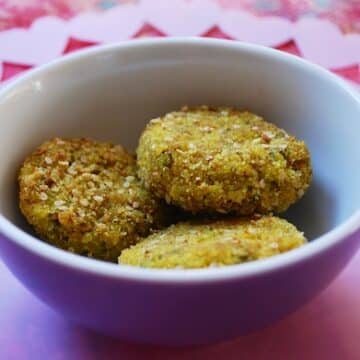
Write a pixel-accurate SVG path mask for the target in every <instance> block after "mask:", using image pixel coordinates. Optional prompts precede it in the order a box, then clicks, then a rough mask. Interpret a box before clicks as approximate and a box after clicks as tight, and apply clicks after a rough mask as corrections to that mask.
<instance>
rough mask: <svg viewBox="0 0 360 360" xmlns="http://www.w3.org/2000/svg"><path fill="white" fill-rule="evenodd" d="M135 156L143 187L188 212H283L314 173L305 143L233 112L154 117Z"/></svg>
mask: <svg viewBox="0 0 360 360" xmlns="http://www.w3.org/2000/svg"><path fill="white" fill-rule="evenodd" d="M137 156H138V165H139V176H140V178H141V179H142V180H143V181H144V184H145V186H146V187H147V188H148V189H149V190H150V191H151V192H154V193H155V194H156V195H157V196H158V197H160V198H165V199H166V201H167V202H168V203H172V204H175V205H178V206H180V207H182V208H183V209H185V210H188V211H191V212H193V213H201V212H205V213H214V212H215V213H216V212H218V213H233V214H240V215H251V214H253V213H263V214H265V213H269V212H276V213H281V212H283V211H285V210H286V209H287V208H288V207H289V206H290V205H291V204H293V203H294V202H296V201H297V200H298V199H299V198H300V197H301V196H302V195H303V194H304V192H305V191H306V189H307V188H308V186H309V183H310V181H311V173H312V170H311V164H310V155H309V151H308V149H307V147H306V145H305V143H304V142H303V141H300V140H297V139H296V138H295V137H293V136H290V135H288V134H287V133H286V132H285V131H284V130H282V129H280V128H278V127H276V126H275V125H274V124H271V123H269V122H266V121H264V119H262V118H261V117H259V116H257V115H255V114H252V113H250V112H246V111H243V112H242V111H238V110H235V109H231V108H210V107H207V106H201V107H197V108H193V109H189V108H187V107H184V108H183V109H181V111H175V112H171V113H169V114H167V115H165V116H164V117H161V118H157V119H153V120H152V121H150V123H149V124H148V126H147V127H146V129H145V131H144V132H143V134H142V136H141V139H140V142H139V146H138V149H137Z"/></svg>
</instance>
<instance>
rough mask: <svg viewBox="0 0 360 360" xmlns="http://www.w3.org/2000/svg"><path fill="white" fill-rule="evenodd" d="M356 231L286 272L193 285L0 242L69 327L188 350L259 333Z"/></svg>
mask: <svg viewBox="0 0 360 360" xmlns="http://www.w3.org/2000/svg"><path fill="white" fill-rule="evenodd" d="M359 240H360V232H357V233H354V234H353V235H352V236H350V237H348V238H346V239H344V241H342V242H341V243H338V244H337V245H336V246H334V247H332V248H329V249H327V250H326V251H325V252H323V253H321V254H319V255H317V256H315V257H312V258H309V259H307V260H305V261H303V262H300V263H297V264H295V265H292V266H288V267H287V268H286V269H280V270H275V271H272V272H267V273H266V274H264V275H261V276H253V277H248V278H246V277H245V278H239V279H236V278H234V279H232V280H228V281H226V280H221V281H215V282H198V283H192V284H191V283H190V284H189V283H172V284H171V283H164V282H156V280H154V281H153V282H149V281H146V282H144V281H141V280H138V281H135V280H126V279H121V278H109V277H105V276H102V275H94V274H90V273H87V272H84V271H81V270H78V269H73V268H71V267H68V266H64V265H61V264H59V263H54V262H51V261H49V260H48V259H46V258H43V257H39V256H37V255H36V254H34V253H31V252H29V251H26V250H25V249H24V248H22V247H21V246H19V245H18V244H17V243H15V242H13V241H7V239H0V252H1V253H2V255H3V259H4V261H5V263H6V265H7V266H8V267H9V269H10V270H11V271H12V272H13V273H14V275H15V276H16V277H17V278H18V279H19V280H20V281H21V282H22V283H23V284H24V285H25V286H26V287H27V288H28V289H29V290H30V291H31V292H33V293H34V294H35V295H36V296H37V297H39V298H40V299H41V300H42V301H44V302H45V303H47V304H48V305H49V306H51V307H52V308H53V309H54V310H56V311H58V312H59V313H61V314H62V315H64V316H66V317H67V318H69V319H71V320H72V321H74V322H76V323H79V324H81V325H84V326H86V327H89V328H91V329H94V330H96V331H100V332H102V333H105V334H110V335H112V336H116V337H119V338H121V339H124V340H127V341H134V342H143V343H152V344H164V345H190V344H204V343H210V342H214V341H222V340H226V339H229V338H233V337H236V336H239V335H243V334H246V333H248V332H250V331H253V330H256V329H260V328H262V327H264V326H267V325H269V324H271V323H273V322H274V321H277V320H279V319H281V318H283V317H284V316H286V315H287V314H289V313H291V312H293V311H294V310H296V309H298V308H299V307H300V306H301V305H303V304H304V303H306V302H307V301H309V300H310V299H312V298H313V297H314V296H315V295H316V294H317V293H319V292H320V291H321V290H322V289H324V288H325V287H326V286H327V285H328V284H329V283H330V282H331V281H332V280H333V279H334V278H335V277H336V275H337V274H339V272H340V271H341V270H342V269H343V268H344V266H345V265H346V264H347V263H348V261H349V260H350V259H351V257H352V256H353V255H354V254H355V253H356V250H357V248H358V247H359Z"/></svg>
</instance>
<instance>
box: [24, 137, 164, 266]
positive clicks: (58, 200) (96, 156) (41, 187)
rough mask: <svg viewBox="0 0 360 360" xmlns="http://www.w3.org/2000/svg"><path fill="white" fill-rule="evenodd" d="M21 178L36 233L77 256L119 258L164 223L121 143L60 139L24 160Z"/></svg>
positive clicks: (26, 212) (26, 211)
mask: <svg viewBox="0 0 360 360" xmlns="http://www.w3.org/2000/svg"><path fill="white" fill-rule="evenodd" d="M18 180H19V189H20V192H19V198H20V209H21V211H22V213H23V214H24V216H25V217H26V219H27V220H28V222H29V223H30V224H31V225H32V226H33V227H34V229H35V231H36V232H37V233H38V234H39V235H40V236H41V237H42V238H43V239H44V240H46V241H47V242H49V243H51V244H53V245H56V246H58V247H60V248H63V249H66V250H69V251H71V252H74V253H77V254H81V255H85V256H89V257H95V258H99V259H103V260H110V261H116V259H117V257H118V256H119V254H120V252H121V250H122V249H123V248H125V247H128V246H130V245H131V244H134V243H136V242H137V241H139V239H140V238H141V237H143V236H147V235H148V234H149V233H150V231H151V230H152V229H153V228H158V227H159V226H161V224H162V222H163V205H161V204H160V203H159V201H157V200H155V199H154V198H153V197H152V196H151V195H150V194H149V192H148V191H146V190H145V189H144V188H143V187H142V185H141V184H140V181H139V179H138V178H137V176H136V164H135V159H134V158H133V157H132V156H131V155H129V154H128V153H127V152H126V151H125V150H124V149H123V148H122V147H121V146H119V145H116V146H114V145H112V144H108V143H100V142H95V141H93V140H90V139H70V140H63V139H59V138H55V139H53V140H50V141H47V142H45V143H44V144H42V145H41V146H40V147H39V148H37V149H36V150H35V151H34V152H33V153H32V154H31V155H30V156H29V157H28V158H27V159H26V160H25V162H24V164H23V166H22V167H21V169H20V172H19V177H18Z"/></svg>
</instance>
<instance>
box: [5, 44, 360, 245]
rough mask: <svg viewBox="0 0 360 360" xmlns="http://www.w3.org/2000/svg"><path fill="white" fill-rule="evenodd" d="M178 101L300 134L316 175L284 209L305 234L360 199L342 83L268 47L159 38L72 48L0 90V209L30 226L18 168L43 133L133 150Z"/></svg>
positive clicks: (327, 225)
mask: <svg viewBox="0 0 360 360" xmlns="http://www.w3.org/2000/svg"><path fill="white" fill-rule="evenodd" d="M184 104H188V105H196V104H210V105H231V106H236V107H239V108H243V109H248V110H251V111H253V112H256V113H258V114H261V115H263V116H264V117H265V118H266V119H267V120H268V121H271V122H274V123H275V124H277V125H279V126H281V127H283V128H284V129H286V130H287V131H288V132H290V133H292V134H294V135H296V136H297V137H299V138H301V139H304V140H305V141H306V143H307V144H308V146H309V148H310V151H311V155H312V163H313V168H314V180H313V183H312V186H311V188H310V190H309V191H308V193H307V194H306V195H305V196H304V198H303V199H302V200H301V201H300V202H299V203H297V204H296V205H294V206H292V207H291V209H290V210H289V211H288V212H287V214H285V216H286V217H288V218H289V219H290V220H291V221H293V223H295V224H296V225H297V226H298V227H299V228H300V229H301V230H303V231H305V234H306V236H307V237H308V238H309V239H313V238H315V237H317V236H319V235H321V234H323V233H325V232H327V231H329V230H331V229H332V228H334V227H335V226H337V225H338V224H339V223H341V222H342V221H344V220H345V219H346V218H347V217H349V216H350V215H351V214H352V213H353V212H354V211H355V210H357V209H358V208H359V204H360V191H358V188H359V184H360V168H359V164H360V150H359V140H358V137H359V134H360V121H359V120H360V119H359V114H360V108H359V103H358V102H357V100H356V99H355V97H354V96H352V95H351V94H350V93H348V91H347V90H346V89H344V88H343V87H341V86H339V82H337V81H336V80H334V79H333V78H331V77H330V76H328V75H327V74H326V73H325V72H323V71H319V70H318V69H317V68H314V67H311V66H308V65H307V64H304V63H303V62H301V61H298V60H297V59H295V58H291V57H289V56H285V55H283V54H280V53H278V52H275V51H271V50H266V49H261V48H257V47H253V46H244V45H236V44H235V43H230V42H218V41H202V42H201V41H195V40H187V41H186V40H178V41H175V40H173V41H171V40H163V41H155V42H154V41H151V42H143V41H142V42H141V41H139V42H135V43H132V44H129V45H122V46H112V47H104V48H102V49H97V50H92V51H90V52H85V53H83V54H78V55H76V56H75V57H70V58H67V59H63V60H61V61H60V62H59V63H57V64H56V65H55V64H54V65H51V66H47V67H46V68H44V69H42V70H38V71H36V72H35V73H33V74H32V75H28V76H27V77H26V78H24V79H22V80H21V81H18V82H17V84H16V86H13V87H11V88H9V89H8V90H6V91H4V92H2V95H1V96H0V119H1V120H0V121H1V131H0V154H1V162H0V199H1V200H0V212H1V213H2V214H3V215H4V216H5V217H7V218H8V219H10V220H11V221H12V222H13V223H14V224H16V225H18V226H20V227H23V228H25V229H27V228H26V225H25V223H24V220H23V218H22V217H21V216H20V213H19V211H18V205H17V203H18V200H17V183H16V176H17V171H18V169H19V166H20V164H21V162H22V161H23V159H24V158H25V157H26V155H27V154H29V153H30V152H31V151H32V150H33V149H34V148H35V147H36V146H38V145H39V144H40V143H41V142H43V141H45V140H47V139H49V138H52V137H55V136H60V137H85V136H88V137H92V138H95V139H98V140H106V141H112V142H114V143H121V144H123V145H124V146H125V147H127V148H128V149H130V150H134V149H135V148H136V144H137V139H138V137H139V135H140V133H141V131H142V129H143V128H144V126H145V124H146V123H147V121H148V120H150V119H151V118H153V117H156V116H158V115H161V114H163V113H165V112H167V111H170V110H174V109H177V108H179V107H180V106H182V105H184Z"/></svg>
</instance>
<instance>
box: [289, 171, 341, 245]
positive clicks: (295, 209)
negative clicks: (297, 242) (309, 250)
mask: <svg viewBox="0 0 360 360" xmlns="http://www.w3.org/2000/svg"><path fill="white" fill-rule="evenodd" d="M283 217H284V218H285V219H286V220H288V221H289V222H291V223H292V224H294V225H296V227H297V228H298V229H299V230H300V231H303V232H304V233H305V236H306V238H307V239H308V240H309V241H311V240H313V239H316V238H317V237H319V236H321V235H323V234H325V233H326V232H327V231H329V229H331V228H332V226H333V224H334V223H335V222H336V201H335V198H334V196H333V195H332V193H331V192H330V190H328V189H327V188H326V186H325V185H324V184H322V183H320V181H319V180H318V179H316V178H315V179H314V180H313V182H312V184H311V185H310V188H309V190H308V191H307V192H306V194H305V195H304V197H303V198H302V199H301V200H300V201H299V202H297V203H296V204H294V205H293V206H291V207H290V208H289V210H288V211H287V212H286V213H285V214H284V215H283Z"/></svg>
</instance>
